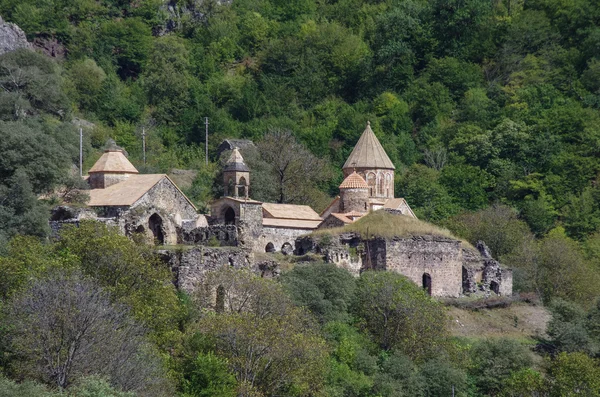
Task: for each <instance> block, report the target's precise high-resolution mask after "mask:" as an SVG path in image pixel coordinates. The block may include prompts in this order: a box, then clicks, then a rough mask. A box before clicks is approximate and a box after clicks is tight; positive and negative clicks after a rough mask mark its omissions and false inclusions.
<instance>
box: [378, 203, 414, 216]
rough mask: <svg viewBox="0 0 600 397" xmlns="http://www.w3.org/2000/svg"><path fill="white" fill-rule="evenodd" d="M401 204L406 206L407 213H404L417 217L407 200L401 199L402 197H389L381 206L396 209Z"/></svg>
mask: <svg viewBox="0 0 600 397" xmlns="http://www.w3.org/2000/svg"><path fill="white" fill-rule="evenodd" d="M401 206H405V207H406V208H408V211H409V213H408V214H404V215H408V216H412V217H413V218H417V216H416V215H415V213H414V212H413V210H412V208H410V205H408V202H407V201H406V200H405V199H403V198H393V199H389V200H388V201H387V202H386V203H385V205H384V206H383V208H384V209H391V210H397V209H399V208H400V207H401Z"/></svg>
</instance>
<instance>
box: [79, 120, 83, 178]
mask: <svg viewBox="0 0 600 397" xmlns="http://www.w3.org/2000/svg"><path fill="white" fill-rule="evenodd" d="M79 176H80V177H83V128H81V127H79Z"/></svg>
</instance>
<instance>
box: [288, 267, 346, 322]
mask: <svg viewBox="0 0 600 397" xmlns="http://www.w3.org/2000/svg"><path fill="white" fill-rule="evenodd" d="M281 282H282V283H283V286H284V288H285V290H286V292H287V293H288V294H289V295H290V296H291V297H292V299H293V300H294V302H295V303H296V304H297V305H299V306H304V307H306V308H307V309H308V310H310V311H311V312H312V313H313V314H314V315H315V316H316V317H317V318H318V319H319V321H321V322H322V323H326V322H329V321H347V320H348V319H349V314H348V310H349V307H350V303H351V300H352V299H353V297H354V290H355V288H356V287H355V285H356V281H355V280H354V277H353V276H352V275H351V274H350V273H349V272H348V271H347V270H345V269H341V268H338V267H337V266H335V265H333V264H325V263H323V264H311V265H307V266H296V267H294V269H292V270H291V271H289V272H287V273H284V274H283V275H282V276H281Z"/></svg>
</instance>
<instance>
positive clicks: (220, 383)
mask: <svg viewBox="0 0 600 397" xmlns="http://www.w3.org/2000/svg"><path fill="white" fill-rule="evenodd" d="M183 376H184V381H183V386H182V389H183V395H184V396H185V397H234V396H236V393H235V391H236V380H235V376H234V375H233V374H232V373H231V372H230V371H229V367H228V365H227V361H226V360H224V359H222V358H220V357H218V356H216V355H214V354H213V353H211V352H209V353H206V354H203V353H198V355H197V356H196V357H195V358H194V359H193V360H190V361H189V362H187V363H186V364H185V368H184V370H183Z"/></svg>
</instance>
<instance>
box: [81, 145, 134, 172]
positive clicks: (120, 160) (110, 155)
mask: <svg viewBox="0 0 600 397" xmlns="http://www.w3.org/2000/svg"><path fill="white" fill-rule="evenodd" d="M94 172H113V173H118V174H137V173H138V170H137V169H136V168H135V167H134V166H133V164H131V163H130V162H129V160H127V157H125V155H124V154H123V151H122V150H118V149H108V150H105V151H104V154H103V155H102V156H101V157H100V158H99V159H98V161H96V163H95V164H94V166H93V167H92V168H91V169H90V170H89V171H88V173H90V174H92V173H94Z"/></svg>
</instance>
